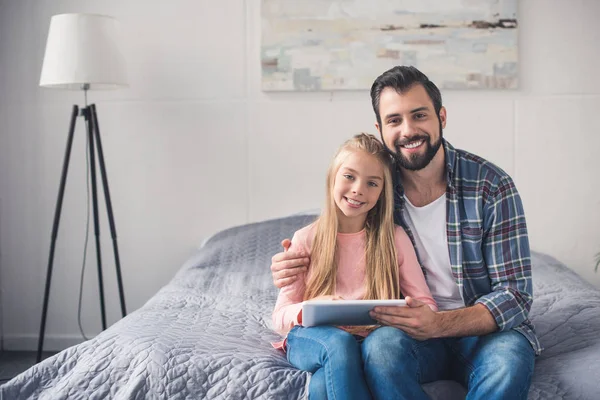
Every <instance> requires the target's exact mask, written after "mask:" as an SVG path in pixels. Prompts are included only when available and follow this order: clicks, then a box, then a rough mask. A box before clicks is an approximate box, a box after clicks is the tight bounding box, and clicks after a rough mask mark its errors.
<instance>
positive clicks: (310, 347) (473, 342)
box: [287, 326, 535, 400]
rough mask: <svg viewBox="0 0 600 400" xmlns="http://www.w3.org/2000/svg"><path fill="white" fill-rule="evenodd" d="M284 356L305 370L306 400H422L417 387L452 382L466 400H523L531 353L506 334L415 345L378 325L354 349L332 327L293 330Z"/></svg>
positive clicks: (518, 339) (348, 339)
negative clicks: (464, 390)
mask: <svg viewBox="0 0 600 400" xmlns="http://www.w3.org/2000/svg"><path fill="white" fill-rule="evenodd" d="M287 356H288V360H289V362H290V363H291V364H292V365H294V366H295V367H296V368H299V369H302V370H304V371H308V372H311V373H312V374H313V375H312V378H311V381H310V385H309V398H310V399H311V400H313V399H370V398H375V399H411V400H412V399H416V400H419V399H428V398H429V397H428V396H427V394H426V393H425V392H424V391H423V389H422V387H421V384H423V383H427V382H433V381H436V380H445V379H453V380H456V381H458V382H460V383H461V384H463V385H464V386H465V387H467V388H468V390H469V393H468V395H467V400H473V399H506V398H510V399H527V393H528V391H529V385H530V383H531V376H532V375H533V365H534V358H535V353H534V351H533V348H532V347H531V345H530V344H529V342H528V341H527V339H526V338H525V337H524V336H523V335H521V334H520V333H518V332H516V331H513V330H510V331H506V332H496V333H492V334H489V335H485V336H468V337H463V338H445V339H430V340H425V341H418V340H415V339H412V338H411V337H410V336H408V335H406V334H405V333H404V332H402V331H401V330H399V329H396V328H392V327H381V328H379V329H376V330H375V331H373V332H371V333H370V334H369V336H367V337H366V338H365V339H364V341H362V343H360V342H359V341H357V340H356V339H355V338H354V336H353V335H351V334H350V333H348V332H346V331H343V330H341V329H338V328H335V327H332V326H319V327H312V328H304V327H301V326H296V327H294V328H293V329H292V330H291V331H290V333H289V334H288V338H287Z"/></svg>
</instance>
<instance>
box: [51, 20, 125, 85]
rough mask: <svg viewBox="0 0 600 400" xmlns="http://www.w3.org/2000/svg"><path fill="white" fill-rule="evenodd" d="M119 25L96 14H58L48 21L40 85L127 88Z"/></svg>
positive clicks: (115, 21)
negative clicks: (86, 85)
mask: <svg viewBox="0 0 600 400" xmlns="http://www.w3.org/2000/svg"><path fill="white" fill-rule="evenodd" d="M119 39H120V32H119V22H118V21H117V20H116V19H115V18H113V17H109V16H105V15H95V14H60V15H55V16H53V17H52V19H51V20H50V29H49V31H48V41H47V42H46V54H45V55H44V63H43V66H42V74H41V77H40V86H44V87H52V88H61V89H82V87H83V85H84V84H88V85H89V89H116V88H118V87H122V86H127V74H126V71H125V59H124V57H123V53H122V52H121V49H120V41H119Z"/></svg>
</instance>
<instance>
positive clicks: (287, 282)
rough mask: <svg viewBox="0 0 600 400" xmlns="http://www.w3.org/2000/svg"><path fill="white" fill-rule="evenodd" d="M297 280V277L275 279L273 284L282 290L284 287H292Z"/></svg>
mask: <svg viewBox="0 0 600 400" xmlns="http://www.w3.org/2000/svg"><path fill="white" fill-rule="evenodd" d="M296 279H297V277H296V276H292V277H290V278H283V279H274V280H273V284H275V286H276V287H277V288H279V289H281V288H282V287H284V286H287V285H290V284H292V283H294V281H295V280H296Z"/></svg>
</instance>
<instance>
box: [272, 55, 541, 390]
mask: <svg viewBox="0 0 600 400" xmlns="http://www.w3.org/2000/svg"><path fill="white" fill-rule="evenodd" d="M371 101H372V105H373V110H374V111H375V115H376V118H377V122H376V124H375V127H376V128H377V130H378V131H379V133H380V135H381V138H382V140H383V142H384V143H385V145H386V147H387V148H388V150H389V152H390V154H391V156H392V157H393V159H394V161H395V171H394V174H395V177H394V182H395V190H394V191H395V204H396V210H395V214H394V219H395V222H396V223H397V224H398V225H401V226H402V227H404V229H405V230H406V231H407V233H408V234H409V236H410V237H411V239H412V241H413V244H414V245H415V248H416V250H417V255H418V256H419V260H420V262H421V264H422V267H423V269H424V272H425V275H426V279H427V283H428V285H429V286H430V289H431V292H432V294H433V297H434V299H435V300H436V302H437V303H438V306H439V308H440V311H439V312H434V311H432V310H431V309H430V308H429V307H428V306H426V305H424V304H422V303H420V302H419V301H417V300H415V299H411V298H407V299H406V300H407V304H408V307H377V308H376V309H375V310H374V312H372V316H373V318H375V319H376V320H378V321H379V322H380V323H381V324H382V325H384V327H381V328H379V329H377V330H375V331H374V332H372V333H371V335H375V336H376V337H375V338H371V341H370V343H380V346H379V347H377V346H372V347H373V348H366V349H364V350H363V358H364V360H363V361H364V362H365V363H375V364H376V365H377V366H378V368H381V369H383V370H384V371H385V374H383V375H385V376H388V377H389V378H388V379H391V380H393V381H394V382H395V383H396V385H395V386H396V388H395V392H394V393H389V391H388V392H387V393H376V391H377V389H376V388H377V387H378V386H379V385H377V382H374V381H373V382H370V384H369V387H371V388H375V389H374V390H375V392H374V393H373V395H374V397H376V398H390V399H411V400H412V399H421V398H423V399H425V398H427V396H426V394H425V392H424V391H423V390H422V388H421V384H422V383H427V382H432V381H436V380H441V379H454V380H456V381H458V382H460V383H462V384H463V385H464V386H466V387H467V389H468V391H469V398H470V399H495V398H498V399H506V398H510V399H526V398H527V393H528V391H529V386H530V383H531V376H532V374H533V366H534V359H535V355H536V354H539V353H540V351H541V346H540V343H539V341H538V339H537V337H536V336H535V332H534V329H533V325H532V324H531V322H530V321H529V319H528V315H529V310H530V308H531V303H532V300H533V297H532V279H531V261H530V250H529V241H528V238H527V227H526V224H525V216H524V213H523V207H522V203H521V199H520V197H519V194H518V192H517V189H516V188H515V185H514V183H513V181H512V179H511V178H510V176H508V175H507V174H506V173H505V172H504V171H502V170H501V169H500V168H498V167H496V166H495V165H493V164H491V163H490V162H488V161H486V160H484V159H482V158H480V157H477V156H475V155H473V154H470V153H467V152H465V151H462V150H457V149H454V147H452V146H451V145H450V143H448V142H447V141H445V139H444V138H443V134H442V130H443V129H444V128H445V126H446V115H447V113H446V109H445V108H444V107H443V106H442V98H441V94H440V91H439V89H438V88H437V87H436V85H435V84H434V83H433V82H431V81H430V80H429V79H428V78H427V77H426V76H425V75H424V74H423V73H421V72H420V71H419V70H417V69H416V68H414V67H404V66H399V67H394V68H392V69H390V70H389V71H386V72H385V73H383V74H382V75H381V76H379V77H378V78H377V79H376V80H375V82H374V83H373V86H372V87H371ZM282 244H283V245H284V247H285V248H287V247H289V241H288V240H284V241H283V242H282ZM307 256H308V255H305V254H295V253H293V252H283V253H279V254H276V255H275V256H273V259H272V261H273V264H272V265H271V270H272V272H273V280H274V283H275V285H276V286H277V287H283V286H285V285H287V284H289V283H290V282H292V281H293V280H295V279H297V277H298V275H297V274H298V273H301V272H306V270H307V265H308V263H309V261H310V260H309V258H308V257H307ZM373 339H377V340H373ZM369 379H375V377H372V378H370V377H367V380H369ZM386 387H387V388H388V390H389V384H388V385H386Z"/></svg>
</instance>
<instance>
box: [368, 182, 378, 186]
mask: <svg viewBox="0 0 600 400" xmlns="http://www.w3.org/2000/svg"><path fill="white" fill-rule="evenodd" d="M369 186H371V187H377V182H373V181H371V182H369Z"/></svg>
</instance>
